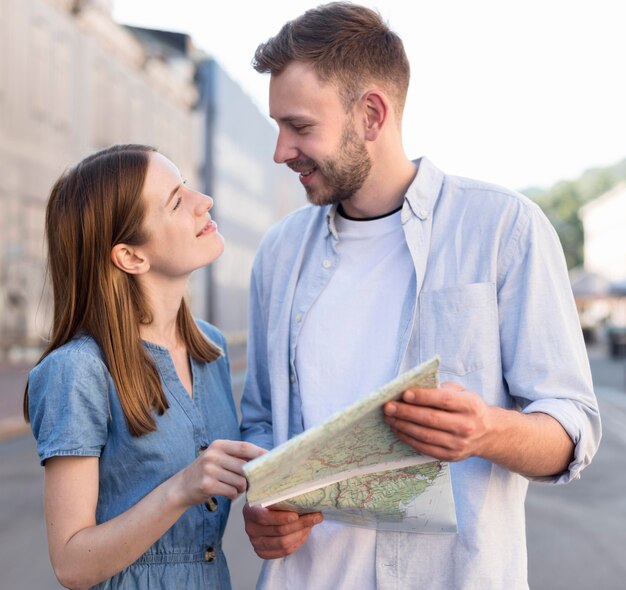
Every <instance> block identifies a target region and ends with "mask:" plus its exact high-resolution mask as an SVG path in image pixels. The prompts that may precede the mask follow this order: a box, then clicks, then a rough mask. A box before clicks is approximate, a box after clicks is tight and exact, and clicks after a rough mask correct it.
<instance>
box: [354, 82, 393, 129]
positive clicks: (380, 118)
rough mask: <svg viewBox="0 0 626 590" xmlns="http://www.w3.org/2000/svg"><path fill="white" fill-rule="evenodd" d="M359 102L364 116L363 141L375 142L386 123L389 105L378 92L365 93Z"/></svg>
mask: <svg viewBox="0 0 626 590" xmlns="http://www.w3.org/2000/svg"><path fill="white" fill-rule="evenodd" d="M361 100H362V101H363V108H364V116H365V139H366V140H368V141H375V140H376V139H377V138H378V136H379V134H380V132H381V131H382V129H383V126H384V125H385V123H386V122H387V119H388V117H389V109H390V108H391V105H390V104H389V100H388V99H387V97H386V96H385V95H384V94H383V93H382V92H381V91H379V90H370V91H368V92H366V93H365V94H364V95H363V98H362V99H361Z"/></svg>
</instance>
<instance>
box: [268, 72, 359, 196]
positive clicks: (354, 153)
mask: <svg viewBox="0 0 626 590" xmlns="http://www.w3.org/2000/svg"><path fill="white" fill-rule="evenodd" d="M270 115H271V117H272V118H273V119H274V120H275V121H276V122H277V123H278V130H279V135H278V140H277V143H276V151H275V153H274V161H275V162H277V163H279V164H287V166H289V168H291V169H292V170H294V171H295V172H298V173H299V174H300V182H301V183H302V185H303V186H304V188H305V190H306V193H307V197H308V199H309V201H310V202H311V203H313V204H314V205H328V204H332V203H339V202H341V201H343V200H345V199H349V198H350V197H352V195H354V194H355V193H356V192H357V191H358V190H359V189H360V188H361V187H362V186H363V183H364V182H365V180H366V179H367V177H368V175H369V172H370V169H371V160H370V156H369V153H368V151H367V148H366V145H365V141H364V140H363V139H362V138H360V137H359V135H358V133H357V129H356V128H355V124H354V121H353V117H352V113H346V109H345V107H344V105H343V104H342V102H341V98H340V96H339V93H338V91H337V89H336V87H335V86H334V85H333V84H330V83H328V84H323V83H321V82H320V81H319V79H318V77H317V74H316V73H315V72H314V71H313V68H312V67H311V66H310V65H309V64H305V63H301V62H292V63H291V64H290V65H289V66H287V68H285V69H284V70H283V71H282V72H281V73H280V74H279V75H277V76H276V75H273V76H272V78H271V81H270Z"/></svg>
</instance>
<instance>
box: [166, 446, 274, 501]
mask: <svg viewBox="0 0 626 590" xmlns="http://www.w3.org/2000/svg"><path fill="white" fill-rule="evenodd" d="M265 452H266V451H265V449H262V448H261V447H257V446H256V445H253V444H252V443H248V442H241V441H234V440H216V441H214V442H213V443H212V444H211V446H209V448H208V449H206V450H205V451H203V452H202V453H201V454H200V456H199V457H198V458H197V459H196V460H195V461H194V462H193V463H192V464H191V465H189V467H186V468H185V469H183V470H182V471H180V472H179V473H178V474H177V475H175V476H174V477H173V478H172V483H175V484H176V487H175V489H176V492H177V494H178V497H179V501H180V502H181V503H182V505H184V506H187V507H188V506H194V505H195V504H200V503H201V502H206V501H207V500H208V499H209V498H210V497H211V496H225V497H227V498H230V499H231V500H234V499H235V498H236V497H237V496H238V495H239V494H241V493H243V492H245V490H246V479H245V477H244V475H243V466H244V465H245V464H246V463H247V462H248V461H249V460H251V459H255V458H256V457H258V456H260V455H262V454H263V453H265Z"/></svg>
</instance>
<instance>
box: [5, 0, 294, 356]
mask: <svg viewBox="0 0 626 590" xmlns="http://www.w3.org/2000/svg"><path fill="white" fill-rule="evenodd" d="M111 13H112V2H111V0H19V1H15V0H0V358H2V356H6V355H8V354H10V355H13V356H15V355H16V354H20V351H21V352H24V351H28V350H32V349H36V348H38V347H39V346H40V345H41V342H42V340H41V338H42V336H45V334H46V333H47V330H48V328H49V323H50V320H51V309H50V297H49V293H48V292H47V291H46V289H45V288H44V271H45V263H44V261H45V252H44V242H43V225H44V212H45V203H46V199H47V196H48V192H49V190H50V188H51V185H52V183H53V182H54V180H55V179H56V178H57V177H58V176H59V175H60V174H61V173H62V172H63V170H64V169H65V168H66V167H67V166H68V165H71V164H73V163H75V162H77V161H78V160H80V159H81V158H83V157H84V156H86V155H87V154H89V153H91V152H93V151H95V150H97V149H100V148H102V147H105V146H108V145H111V144H113V143H129V142H137V143H145V144H149V145H154V146H155V147H157V148H159V150H160V151H161V152H162V153H164V154H165V155H166V156H168V157H169V158H170V159H171V160H172V161H174V162H175V163H176V164H177V166H178V167H179V169H180V171H181V174H182V175H183V177H184V178H185V179H186V180H187V181H188V183H189V184H190V185H191V186H196V187H200V188H201V189H203V190H206V191H208V192H209V193H210V194H212V195H213V196H215V197H216V206H215V212H216V215H215V217H216V219H217V221H218V223H219V224H220V229H221V231H222V233H223V234H225V235H226V237H227V249H226V252H225V254H224V255H223V258H221V259H220V260H219V261H218V264H216V265H215V266H214V267H211V269H210V270H207V271H206V272H204V273H203V272H199V273H197V275H195V276H194V277H193V279H192V286H191V291H192V293H191V295H192V305H193V308H194V312H195V313H196V314H197V315H199V316H200V317H204V318H207V319H210V320H211V321H214V322H215V323H217V324H219V325H220V326H221V327H223V328H224V329H226V330H239V331H243V330H244V329H245V327H246V293H247V281H248V274H249V270H250V265H251V260H252V256H253V253H254V250H255V248H256V245H257V244H258V241H259V239H260V236H261V235H262V233H263V232H264V231H265V229H267V227H268V226H269V225H270V224H271V223H272V222H273V221H275V220H276V219H278V218H279V217H280V216H282V215H283V214H284V213H285V212H287V211H288V210H290V209H293V208H294V207H295V206H297V205H298V204H300V203H301V202H302V200H301V199H302V198H301V197H300V195H301V189H299V188H298V187H296V186H295V182H296V181H295V179H293V178H291V177H290V176H288V175H287V171H286V170H284V171H283V170H281V168H280V167H278V166H276V165H275V164H273V162H272V161H271V154H272V150H273V142H274V138H275V132H274V131H273V129H272V126H271V124H270V123H269V121H268V120H267V119H266V118H265V117H264V116H263V115H262V114H261V113H260V112H259V111H258V109H255V108H254V106H253V105H252V103H251V101H250V100H249V99H248V98H247V97H246V96H245V94H244V93H243V92H242V91H241V89H239V88H238V87H237V86H236V85H235V84H234V83H233V82H232V81H231V80H230V79H229V78H228V76H227V75H226V74H225V73H224V72H223V71H222V70H221V69H220V67H219V66H218V64H216V63H215V62H214V61H213V60H211V59H210V58H208V57H207V56H205V55H203V54H202V53H201V52H199V51H198V50H196V49H195V48H194V46H193V44H192V42H191V39H190V38H189V37H188V36H187V35H185V34H181V33H167V32H158V31H157V32H155V31H152V32H150V31H145V30H141V29H133V28H130V27H124V26H122V25H119V24H117V23H115V22H114V21H113V20H112V17H111ZM210 272H212V273H213V274H214V276H212V277H211V276H210V274H209V273H210ZM42 294H43V295H42Z"/></svg>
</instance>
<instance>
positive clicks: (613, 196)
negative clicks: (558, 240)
mask: <svg viewBox="0 0 626 590" xmlns="http://www.w3.org/2000/svg"><path fill="white" fill-rule="evenodd" d="M579 216H580V219H581V221H582V224H583V229H584V234H585V246H584V248H585V251H584V252H585V256H584V259H585V270H586V271H588V272H591V273H597V274H598V275H601V276H603V277H605V278H606V279H608V280H609V281H611V282H618V281H623V280H625V279H626V235H625V234H624V228H626V183H620V184H618V185H617V186H615V187H614V188H612V189H611V190H610V191H608V192H606V193H604V194H603V195H601V196H599V197H598V198H596V199H594V200H593V201H591V202H589V203H587V204H586V205H585V206H584V207H582V208H581V209H580V212H579Z"/></svg>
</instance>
